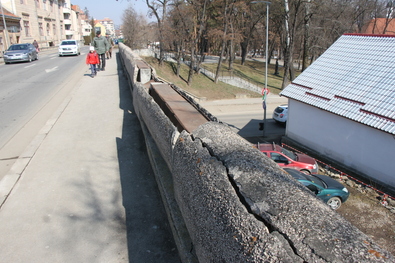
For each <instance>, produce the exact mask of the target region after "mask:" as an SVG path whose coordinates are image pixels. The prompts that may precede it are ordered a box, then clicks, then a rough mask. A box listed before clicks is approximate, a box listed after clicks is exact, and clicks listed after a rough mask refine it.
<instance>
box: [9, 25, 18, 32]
mask: <svg viewBox="0 0 395 263" xmlns="http://www.w3.org/2000/svg"><path fill="white" fill-rule="evenodd" d="M8 31H9V32H11V33H18V32H20V28H19V26H9V27H8Z"/></svg>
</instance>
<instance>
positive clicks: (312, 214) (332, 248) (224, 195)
mask: <svg viewBox="0 0 395 263" xmlns="http://www.w3.org/2000/svg"><path fill="white" fill-rule="evenodd" d="M119 52H120V54H121V58H122V60H123V64H124V67H125V70H126V71H127V75H128V78H129V80H130V82H131V83H130V85H131V86H130V87H131V92H132V97H133V104H134V107H135V112H136V114H137V116H138V118H139V120H140V123H141V126H142V129H143V131H144V136H145V139H146V144H147V150H148V152H149V156H150V160H151V163H152V166H153V170H154V171H155V176H156V180H157V182H158V186H159V190H160V192H161V194H162V199H163V202H164V204H165V207H166V211H167V214H168V219H169V221H170V225H171V226H172V230H173V235H174V238H175V240H176V244H177V247H178V250H179V254H180V257H181V259H182V261H183V262H395V258H394V257H393V256H392V255H391V254H390V253H388V252H387V251H385V250H383V249H381V248H380V247H378V246H377V245H376V244H375V243H374V242H373V241H372V240H371V239H370V238H369V237H368V236H366V235H365V234H363V233H362V232H361V231H359V230H358V229H356V228H355V227H353V226H352V225H351V224H350V223H349V222H348V221H346V220H345V219H344V218H343V217H341V216H340V215H339V214H338V213H336V212H335V211H333V210H331V209H330V208H329V207H328V206H327V205H326V204H324V203H323V202H322V201H320V200H319V199H317V198H316V197H315V196H314V195H313V194H312V193H311V192H309V191H308V190H307V189H306V188H305V187H303V186H302V185H301V184H299V183H298V182H297V181H295V180H294V179H293V178H292V177H291V176H290V175H288V174H287V173H285V172H284V171H283V170H282V169H280V168H279V167H278V166H277V164H276V163H274V162H273V161H272V160H270V159H269V158H267V157H266V156H265V155H264V154H262V153H260V152H259V150H258V149H256V148H254V147H252V146H251V144H250V143H249V142H247V141H246V140H244V139H243V138H241V137H240V136H239V135H237V134H236V133H234V132H233V131H232V130H231V129H230V128H229V127H228V126H226V125H224V124H222V123H218V122H216V121H208V122H205V123H204V124H202V125H200V126H198V127H197V128H195V129H194V130H192V131H189V132H188V131H186V130H177V128H176V126H175V125H174V124H173V123H172V122H171V121H170V119H169V118H168V116H167V115H166V114H165V112H164V111H163V110H162V109H161V107H160V106H159V105H158V104H157V102H156V101H155V100H154V98H153V97H152V96H151V95H150V93H149V90H150V89H151V88H152V83H155V82H156V81H158V78H156V76H155V75H156V73H155V70H154V69H152V78H151V80H150V81H149V82H147V83H139V82H138V81H137V79H136V78H134V77H133V76H136V75H138V73H136V71H138V67H137V66H136V64H137V63H136V61H140V60H141V58H139V57H138V56H137V55H136V54H134V53H133V52H132V50H130V48H128V47H127V46H125V45H123V44H120V46H119ZM192 103H193V100H192ZM194 107H195V108H196V109H198V108H199V105H194Z"/></svg>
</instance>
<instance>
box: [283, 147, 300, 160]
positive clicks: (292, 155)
mask: <svg viewBox="0 0 395 263" xmlns="http://www.w3.org/2000/svg"><path fill="white" fill-rule="evenodd" d="M281 152H282V153H283V154H285V155H286V156H288V157H289V158H291V159H292V160H294V161H296V159H297V158H296V155H295V154H294V153H293V152H291V151H288V150H286V149H284V148H282V149H281Z"/></svg>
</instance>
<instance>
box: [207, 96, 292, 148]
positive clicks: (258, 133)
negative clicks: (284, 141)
mask: <svg viewBox="0 0 395 263" xmlns="http://www.w3.org/2000/svg"><path fill="white" fill-rule="evenodd" d="M287 102H288V99H287V98H284V97H279V96H277V95H270V96H268V98H267V109H266V127H265V131H262V130H259V123H263V122H264V115H263V114H264V111H263V108H262V99H261V98H253V99H236V100H218V101H203V102H201V104H202V106H203V107H204V108H205V109H207V110H208V111H209V112H210V113H211V114H213V115H214V116H215V117H217V118H218V119H219V120H220V121H221V122H223V123H225V124H227V125H228V126H229V127H230V128H231V129H232V130H233V131H234V132H236V133H237V134H239V135H240V136H241V137H243V138H245V139H246V140H248V141H249V142H251V143H257V142H264V141H267V142H276V143H280V140H281V137H282V136H284V135H285V129H286V126H285V125H283V124H279V123H277V122H276V121H274V120H273V118H272V113H273V111H274V109H275V108H276V107H277V106H279V105H281V104H286V103H287Z"/></svg>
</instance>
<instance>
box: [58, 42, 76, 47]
mask: <svg viewBox="0 0 395 263" xmlns="http://www.w3.org/2000/svg"><path fill="white" fill-rule="evenodd" d="M61 45H63V46H64V45H75V41H62V44H61Z"/></svg>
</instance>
